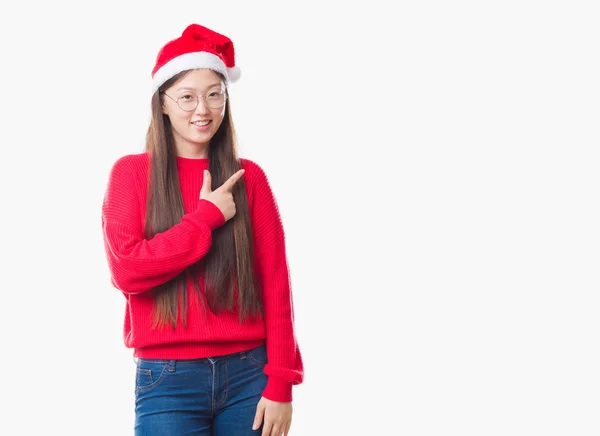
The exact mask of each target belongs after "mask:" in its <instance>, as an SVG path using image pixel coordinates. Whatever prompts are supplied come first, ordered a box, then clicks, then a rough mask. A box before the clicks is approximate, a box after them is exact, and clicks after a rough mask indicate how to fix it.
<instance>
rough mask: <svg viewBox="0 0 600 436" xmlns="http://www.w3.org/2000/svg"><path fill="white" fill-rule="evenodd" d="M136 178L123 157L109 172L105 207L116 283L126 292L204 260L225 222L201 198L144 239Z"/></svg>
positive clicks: (105, 227) (105, 229)
mask: <svg viewBox="0 0 600 436" xmlns="http://www.w3.org/2000/svg"><path fill="white" fill-rule="evenodd" d="M134 174H135V173H134V172H133V171H132V168H131V166H130V164H129V162H128V160H127V159H126V157H125V158H121V159H119V160H118V161H117V162H116V163H115V164H114V165H113V167H112V169H111V171H110V174H109V178H108V185H107V188H106V192H105V195H104V200H103V204H102V232H103V238H104V246H105V251H106V256H107V260H108V267H109V270H110V274H111V283H112V284H113V286H115V287H116V288H117V289H119V290H121V291H122V292H124V293H127V294H137V293H141V292H144V291H147V290H150V289H152V288H153V287H155V286H158V285H160V284H162V283H165V282H167V281H169V280H171V279H172V278H174V277H175V276H177V275H178V274H180V273H181V272H183V271H184V270H185V268H187V267H188V266H189V265H191V264H193V263H194V262H196V261H198V260H199V259H201V258H202V257H203V256H205V255H206V253H207V252H208V250H209V249H210V247H211V244H212V230H214V229H216V228H218V227H219V226H221V225H223V224H224V223H225V217H224V216H223V214H222V213H221V211H220V210H219V209H218V208H217V206H215V205H214V204H213V203H211V202H209V201H207V200H200V201H199V203H198V207H197V209H196V210H195V211H193V212H191V213H188V214H186V215H184V216H183V218H182V219H181V221H180V222H179V223H177V224H176V225H174V226H173V227H171V228H169V229H168V230H166V231H164V232H161V233H157V234H156V235H154V237H152V238H151V239H145V238H144V231H143V227H142V223H143V219H142V215H141V214H142V210H143V209H142V208H141V207H140V206H141V205H140V200H139V192H138V191H137V189H139V188H137V189H136V184H135V180H134Z"/></svg>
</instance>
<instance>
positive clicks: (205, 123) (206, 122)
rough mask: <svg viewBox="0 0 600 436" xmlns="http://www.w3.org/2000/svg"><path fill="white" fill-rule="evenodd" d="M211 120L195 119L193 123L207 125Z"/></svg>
mask: <svg viewBox="0 0 600 436" xmlns="http://www.w3.org/2000/svg"><path fill="white" fill-rule="evenodd" d="M209 122H210V120H209V121H194V122H193V123H192V124H195V125H196V126H206V125H207V124H208V123H209Z"/></svg>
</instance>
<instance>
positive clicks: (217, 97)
mask: <svg viewBox="0 0 600 436" xmlns="http://www.w3.org/2000/svg"><path fill="white" fill-rule="evenodd" d="M163 94H165V95H166V96H167V97H169V98H170V99H171V100H173V101H174V102H175V103H177V106H179V107H180V108H181V110H182V111H185V112H192V111H194V110H196V108H197V107H198V103H199V102H200V97H202V99H203V100H204V104H206V106H207V107H209V108H211V109H220V108H222V107H223V105H224V104H225V99H226V95H225V91H222V90H221V91H210V92H209V93H208V94H206V95H202V96H198V94H196V93H195V92H192V91H186V92H185V93H184V94H183V95H181V96H180V97H179V98H178V99H177V100H175V99H174V98H173V97H171V96H170V95H168V94H167V93H165V92H163Z"/></svg>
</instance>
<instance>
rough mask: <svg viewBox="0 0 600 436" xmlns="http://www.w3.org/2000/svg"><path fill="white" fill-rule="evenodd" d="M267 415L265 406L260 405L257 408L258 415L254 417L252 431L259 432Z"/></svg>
mask: <svg viewBox="0 0 600 436" xmlns="http://www.w3.org/2000/svg"><path fill="white" fill-rule="evenodd" d="M264 414H265V406H264V405H263V404H262V403H258V406H257V407H256V415H255V416H254V424H252V430H258V428H259V427H260V424H261V423H262V420H263V415H264Z"/></svg>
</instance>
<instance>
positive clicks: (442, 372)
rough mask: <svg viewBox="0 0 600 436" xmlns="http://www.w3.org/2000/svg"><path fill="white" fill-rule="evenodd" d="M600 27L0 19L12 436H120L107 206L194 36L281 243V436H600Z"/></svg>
mask: <svg viewBox="0 0 600 436" xmlns="http://www.w3.org/2000/svg"><path fill="white" fill-rule="evenodd" d="M596 6H597V5H596V4H595V2H592V1H588V2H584V1H576V0H570V1H544V2H542V1H529V0H520V1H502V2H481V1H479V2H477V1H462V0H461V1H456V2H443V1H419V2H416V1H415V2H389V3H388V2H385V1H368V2H356V3H353V2H341V1H339V2H334V1H329V2H328V1H319V2H307V1H303V2H293V3H292V2H261V1H253V2H249V1H244V2H242V1H240V2H231V1H219V2H217V1H212V2H207V1H180V2H150V1H145V2H115V1H112V2H110V1H104V2H96V3H93V4H92V3H89V2H79V3H73V4H70V3H62V2H27V1H21V2H15V3H12V4H3V6H2V7H1V10H0V45H1V46H0V48H1V50H0V53H1V59H2V67H1V68H0V79H1V81H0V89H1V91H0V120H1V121H0V122H1V124H0V141H1V150H2V151H1V155H0V177H1V180H0V181H1V190H2V191H1V198H2V202H1V205H2V211H1V214H0V219H1V223H0V229H1V230H2V238H1V242H0V246H1V247H2V248H1V251H2V252H1V255H2V261H1V264H0V265H1V268H2V275H1V277H2V284H1V285H0V294H1V315H0V322H1V325H0V332H1V335H2V336H1V339H2V341H1V345H0V353H1V355H2V358H1V359H0V365H1V368H0V374H1V377H2V381H1V383H0V396H1V397H2V404H3V406H2V409H3V412H2V418H0V433H1V434H3V435H7V436H8V435H10V436H13V435H41V434H56V435H61V436H62V435H64V436H66V435H77V436H83V435H85V436H92V435H115V436H116V435H119V436H120V435H131V434H133V432H132V427H133V418H134V403H133V400H134V391H133V388H134V371H135V367H134V363H133V360H132V352H131V350H128V349H126V348H125V347H124V345H123V338H122V328H123V327H122V326H123V316H124V299H123V297H122V295H121V294H120V292H119V291H118V290H116V289H115V288H113V287H112V286H111V284H110V278H109V272H108V268H107V263H106V258H105V253H104V246H103V242H102V234H101V221H100V211H101V204H102V199H103V195H104V191H105V188H106V183H107V180H108V173H109V170H110V168H111V166H112V164H113V163H114V162H115V161H116V159H118V158H119V157H120V156H123V155H125V154H129V153H138V152H141V151H142V150H143V147H144V143H143V141H144V135H145V131H146V128H147V125H148V121H149V107H150V106H149V102H150V92H151V90H150V86H151V78H150V72H151V69H152V67H153V64H154V60H155V57H156V54H157V52H158V50H159V48H160V47H161V46H162V45H163V44H164V43H165V42H166V41H168V40H170V39H172V38H175V37H177V36H179V35H180V34H181V32H182V31H183V29H184V28H185V27H186V26H187V25H188V24H190V23H192V22H197V23H200V24H203V25H205V26H208V27H210V28H212V29H214V30H216V31H218V32H220V33H224V34H226V35H228V36H229V37H231V38H232V40H233V41H234V44H235V49H236V58H237V63H238V65H239V66H240V68H241V70H242V78H241V80H240V81H239V82H237V83H236V84H234V85H233V86H232V87H231V89H230V93H231V105H232V110H233V116H234V121H235V125H236V127H237V131H238V135H239V141H240V153H241V155H242V156H243V157H247V158H250V159H253V160H255V161H256V162H258V163H259V164H260V165H261V166H262V167H263V168H264V169H265V171H266V173H267V175H268V177H269V179H270V181H271V185H272V187H273V190H274V192H275V195H276V198H277V200H278V203H279V207H280V212H281V214H282V218H283V222H284V226H285V230H286V236H287V239H286V241H287V247H288V257H289V259H288V261H289V266H290V271H291V278H292V288H293V295H294V302H295V312H296V329H297V336H298V340H299V344H300V347H301V349H302V352H303V356H304V360H305V370H306V373H305V382H304V383H303V384H302V385H300V386H297V387H296V388H295V389H294V398H295V399H294V420H293V425H292V431H291V432H290V435H292V436H325V435H327V436H329V435H335V436H338V435H344V436H346V435H361V436H362V435H384V434H385V435H402V436H446V435H460V436H484V435H485V436H507V435H510V436H533V435H544V436H550V435H568V436H573V435H577V436H588V435H589V436H591V435H598V434H599V432H600V419H599V418H600V417H599V416H598V413H599V412H598V411H599V410H600V396H599V388H600V376H599V371H598V368H599V367H600V366H599V364H600V362H599V360H600V359H599V358H600V352H599V348H598V343H599V341H598V332H599V327H600V325H599V324H600V323H599V317H598V312H599V307H598V304H599V303H600V297H599V294H598V290H599V286H598V284H599V283H598V262H599V261H600V255H599V253H600V250H599V247H600V245H599V243H600V234H599V228H600V226H599V223H600V213H599V212H600V210H599V207H598V187H599V186H600V185H599V182H600V180H599V179H600V176H599V173H600V172H599V163H600V162H599V159H598V157H599V153H598V147H599V145H600V144H599V128H598V119H599V116H600V105H599V101H600V86H599V83H600V82H599V81H598V77H600V63H599V61H598V59H599V58H598V52H599V41H600V27H599V26H598V22H599V19H600V16H599V14H598V10H597V9H596Z"/></svg>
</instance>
